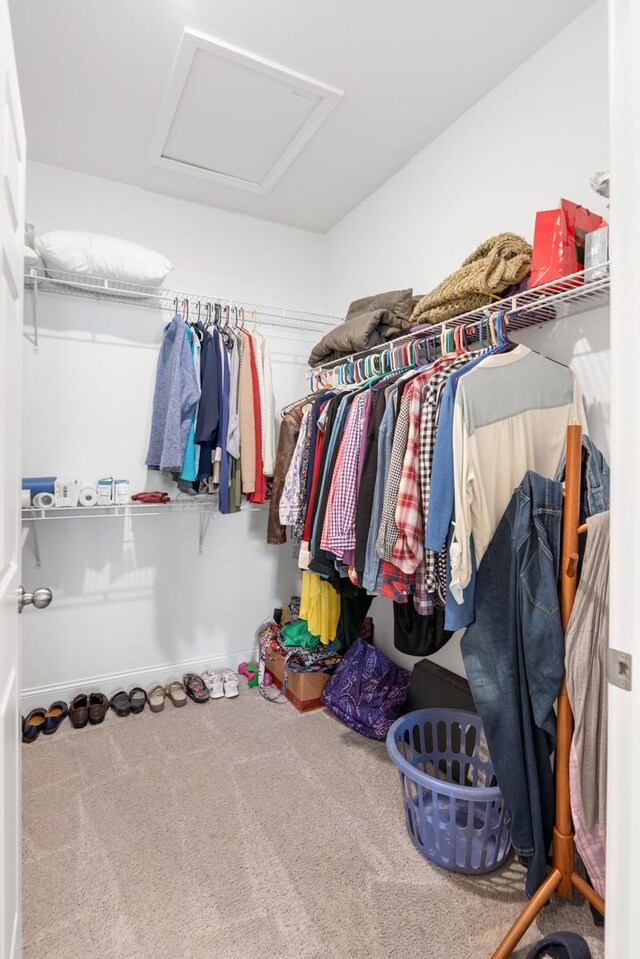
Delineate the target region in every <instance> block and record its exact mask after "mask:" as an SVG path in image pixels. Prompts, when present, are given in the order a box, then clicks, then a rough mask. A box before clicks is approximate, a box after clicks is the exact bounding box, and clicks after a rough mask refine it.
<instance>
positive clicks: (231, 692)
mask: <svg viewBox="0 0 640 959" xmlns="http://www.w3.org/2000/svg"><path fill="white" fill-rule="evenodd" d="M222 681H223V683H224V695H225V697H226V698H227V699H235V697H236V696H237V695H238V693H239V692H240V690H239V688H238V674H237V673H234V671H233V670H232V669H225V671H224V673H223V674H222Z"/></svg>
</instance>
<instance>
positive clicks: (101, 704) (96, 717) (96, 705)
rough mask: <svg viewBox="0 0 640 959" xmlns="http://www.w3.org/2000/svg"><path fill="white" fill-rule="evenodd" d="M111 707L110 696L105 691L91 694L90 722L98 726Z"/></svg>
mask: <svg viewBox="0 0 640 959" xmlns="http://www.w3.org/2000/svg"><path fill="white" fill-rule="evenodd" d="M108 709H109V697H108V696H105V694H104V693H91V695H90V696H89V722H90V723H91V724H92V725H93V726H97V725H98V723H101V722H102V721H103V720H104V717H105V716H106V715H107V710H108Z"/></svg>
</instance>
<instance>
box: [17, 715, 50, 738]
mask: <svg viewBox="0 0 640 959" xmlns="http://www.w3.org/2000/svg"><path fill="white" fill-rule="evenodd" d="M46 716H47V711H46V709H43V708H42V706H38V707H37V709H32V710H31V712H30V713H29V715H28V716H27V718H26V719H23V720H22V742H23V743H33V742H35V741H36V739H37V738H38V736H39V735H40V733H41V732H42V731H43V729H44V724H45V720H46Z"/></svg>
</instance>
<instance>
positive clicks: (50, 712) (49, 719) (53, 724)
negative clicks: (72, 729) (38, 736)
mask: <svg viewBox="0 0 640 959" xmlns="http://www.w3.org/2000/svg"><path fill="white" fill-rule="evenodd" d="M68 715H69V707H68V706H67V704H66V703H65V702H63V701H62V700H61V699H58V700H57V701H56V702H55V703H51V705H50V706H49V708H48V709H47V712H46V715H45V717H44V729H43V730H42V732H43V733H44V734H45V736H51V735H53V733H55V732H56V730H57V729H58V726H59V725H60V723H62V722H64V720H65V719H66V718H67V716H68Z"/></svg>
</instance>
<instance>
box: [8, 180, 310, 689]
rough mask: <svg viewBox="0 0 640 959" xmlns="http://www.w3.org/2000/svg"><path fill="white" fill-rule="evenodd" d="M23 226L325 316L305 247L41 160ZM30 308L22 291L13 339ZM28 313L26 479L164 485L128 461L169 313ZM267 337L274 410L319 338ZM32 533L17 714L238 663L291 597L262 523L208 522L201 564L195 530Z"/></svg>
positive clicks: (59, 309)
mask: <svg viewBox="0 0 640 959" xmlns="http://www.w3.org/2000/svg"><path fill="white" fill-rule="evenodd" d="M27 217H28V218H29V219H30V220H32V221H33V222H34V223H35V225H36V228H37V230H38V232H45V231H46V230H50V229H55V228H69V229H79V230H90V231H95V232H102V233H111V234H113V235H116V236H122V237H126V238H127V239H130V240H132V241H134V242H138V243H141V244H144V245H147V246H151V247H153V248H155V249H158V250H160V251H161V252H162V253H164V254H165V255H166V256H168V257H169V259H170V260H171V261H172V262H173V264H174V266H175V269H174V271H173V273H172V274H170V276H169V278H168V280H167V284H166V285H167V286H170V287H172V288H176V289H181V290H193V291H195V292H202V293H205V294H206V293H213V294H217V295H220V296H226V297H229V298H237V299H241V300H244V301H253V302H258V303H264V304H267V305H277V306H285V307H287V306H288V307H291V308H293V309H301V310H307V311H322V310H323V309H324V305H325V304H324V297H325V290H324V284H323V242H324V240H323V237H321V236H319V235H317V234H312V233H307V232H304V231H301V230H295V229H292V228H290V227H284V226H280V225H276V224H273V223H267V222H262V221H259V220H254V219H251V218H249V217H243V216H239V215H235V214H231V213H226V212H222V211H219V210H212V209H210V208H207V207H203V206H198V205H196V204H192V203H188V202H185V201H182V200H176V199H172V198H170V197H165V196H160V195H155V194H151V193H146V192H144V191H142V190H138V189H135V188H132V187H129V186H124V185H121V184H116V183H113V182H110V181H107V180H102V179H98V178H95V177H89V176H85V175H83V174H79V173H75V172H72V171H69V170H62V169H59V168H56V167H51V166H47V165H44V164H40V163H31V164H30V165H29V169H28V178H27ZM31 306H32V302H31V296H30V294H27V295H26V307H25V319H26V324H27V330H26V332H27V333H28V332H29V323H30V317H31ZM38 311H39V323H40V325H41V327H42V328H41V331H40V352H39V353H38V354H37V355H36V354H34V352H33V350H32V347H31V344H30V343H28V342H27V341H25V349H24V360H25V371H24V373H25V376H24V382H25V399H24V419H23V431H24V464H23V468H24V475H43V474H44V475H46V474H51V475H56V474H58V475H61V474H67V475H79V476H81V477H83V478H84V479H87V480H92V481H94V482H95V480H96V479H98V478H99V477H100V476H116V475H117V476H122V477H127V478H129V479H130V480H131V483H132V487H133V488H134V490H136V491H138V490H142V489H154V488H161V487H162V486H163V483H162V480H161V478H160V477H159V475H158V474H157V473H150V474H149V476H148V477H147V471H146V469H145V467H144V465H143V464H144V457H145V454H146V448H147V441H148V431H149V423H150V414H151V402H152V396H153V385H154V380H155V368H156V362H157V357H158V347H159V344H160V342H161V339H162V330H163V326H164V324H165V323H166V322H168V320H169V319H170V316H169V315H168V314H167V313H161V312H160V311H158V310H150V309H142V308H139V307H131V306H127V305H117V304H113V303H105V302H96V301H93V300H88V299H84V298H73V297H67V296H57V295H52V294H48V295H47V294H41V295H40V296H39V308H38ZM267 333H268V335H269V341H270V344H271V351H272V358H273V367H274V382H275V393H276V404H277V408H278V410H279V409H280V407H281V406H283V405H284V404H285V403H287V402H290V401H291V400H292V399H294V398H296V397H297V396H299V395H300V394H301V393H302V392H303V391H304V388H305V381H304V376H303V372H304V368H305V362H306V358H307V356H308V353H309V344H310V343H312V342H313V341H315V339H316V338H317V337H315V336H314V335H313V334H300V333H296V331H295V330H294V331H291V330H282V331H276V330H275V329H274V328H273V327H272V328H270V329H269V330H268V331H267ZM173 488H174V490H175V487H173ZM38 533H39V539H40V547H41V554H42V568H41V569H40V570H35V569H34V568H33V558H32V552H31V545H30V543H28V545H27V549H26V550H25V554H24V581H25V584H27V585H28V586H34V585H36V586H37V585H46V586H50V587H51V588H52V589H53V590H54V594H55V600H54V603H53V604H52V606H51V607H50V608H49V609H48V610H47V611H46V612H34V611H33V610H31V611H29V612H28V613H27V614H26V615H25V616H24V618H23V628H24V656H23V664H24V670H23V686H24V688H25V691H26V698H25V702H27V701H28V702H34V704H35V702H40V703H43V702H48V701H49V700H50V698H51V697H52V696H53V694H54V691H55V690H56V689H57V688H58V687H61V686H62V687H66V689H65V690H64V692H65V693H66V694H68V695H70V694H71V692H72V691H73V690H74V689H76V688H78V689H81V688H86V686H87V685H92V686H94V687H96V688H102V689H104V690H105V691H107V692H108V691H110V690H111V691H113V688H115V686H116V685H119V684H120V682H121V681H122V682H126V681H128V679H129V677H133V676H134V674H135V673H136V671H142V672H141V673H140V676H139V677H138V678H139V679H140V680H143V681H149V682H151V681H152V680H154V679H155V678H159V679H162V678H165V677H168V676H170V675H171V674H172V672H173V670H171V669H170V668H166V669H163V668H162V667H163V666H164V665H165V664H169V665H171V664H180V663H187V662H193V663H194V664H204V663H206V662H208V661H209V662H214V661H215V662H218V663H225V662H226V663H227V664H228V665H231V666H237V664H238V661H239V659H240V658H247V656H248V654H249V651H250V650H251V648H252V646H253V643H254V634H255V630H256V627H257V626H258V625H259V624H260V622H261V621H262V620H263V619H264V618H265V617H267V616H268V615H270V613H271V611H272V610H273V607H274V606H275V605H277V604H280V603H283V602H287V601H288V600H289V597H290V596H291V594H292V593H294V592H298V591H299V578H298V573H297V570H296V566H295V563H294V562H293V560H292V557H291V550H290V549H289V548H288V547H273V546H267V544H266V512H265V511H260V512H247V513H245V514H242V515H235V516H217V517H215V518H214V520H213V521H212V523H211V526H210V528H209V533H208V537H207V540H206V543H205V547H204V554H203V555H202V556H200V555H199V554H198V534H199V520H198V517H196V516H188V515H167V516H158V517H140V518H137V519H135V520H133V521H127V520H124V519H115V518H113V517H110V518H107V519H101V518H92V519H84V518H83V519H79V520H69V521H62V522H57V521H50V522H49V521H46V522H44V523H40V524H39V526H38ZM154 667H158V669H157V670H156V669H154ZM177 672H178V670H176V671H175V673H174V674H177ZM41 687H47V688H46V689H41ZM30 691H31V692H30Z"/></svg>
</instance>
